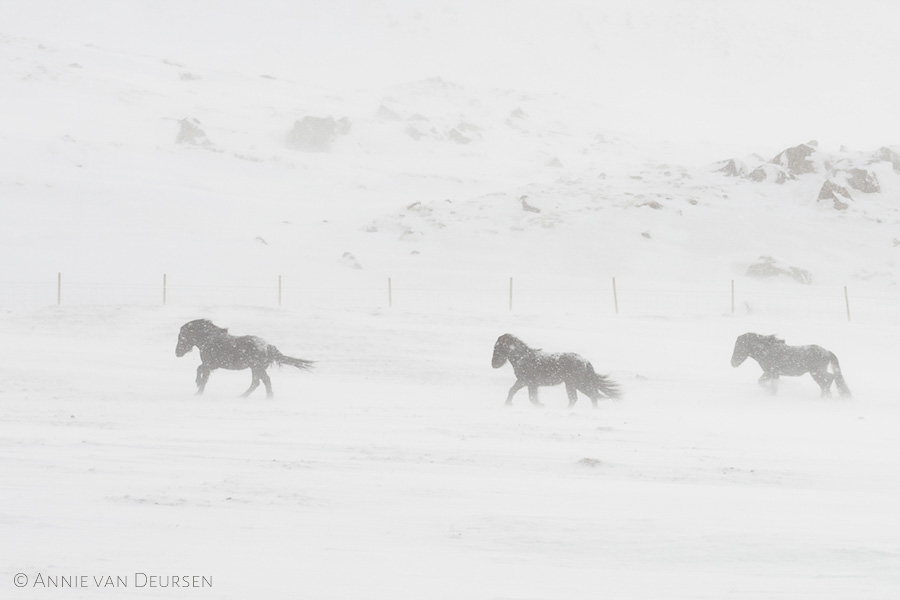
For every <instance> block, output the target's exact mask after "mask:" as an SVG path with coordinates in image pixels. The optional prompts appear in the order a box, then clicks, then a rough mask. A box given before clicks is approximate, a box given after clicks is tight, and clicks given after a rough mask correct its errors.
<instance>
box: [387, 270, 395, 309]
mask: <svg viewBox="0 0 900 600" xmlns="http://www.w3.org/2000/svg"><path fill="white" fill-rule="evenodd" d="M388 308H394V291H393V289H392V287H391V278H390V277H388Z"/></svg>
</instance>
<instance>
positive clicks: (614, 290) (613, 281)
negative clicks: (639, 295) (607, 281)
mask: <svg viewBox="0 0 900 600" xmlns="http://www.w3.org/2000/svg"><path fill="white" fill-rule="evenodd" d="M612 284H613V302H615V305H616V314H619V294H618V292H616V278H615V277H613V278H612Z"/></svg>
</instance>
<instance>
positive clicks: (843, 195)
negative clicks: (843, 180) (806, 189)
mask: <svg viewBox="0 0 900 600" xmlns="http://www.w3.org/2000/svg"><path fill="white" fill-rule="evenodd" d="M818 200H819V201H820V202H821V201H823V200H826V201H827V200H830V201H831V202H833V203H834V208H835V209H837V210H847V208H849V207H850V202H851V201H852V200H853V197H852V196H851V195H850V192H849V191H847V188H845V187H843V186H840V185H838V184H836V183H834V182H833V181H831V180H828V181H826V182H825V183H824V184H822V189H820V190H819V198H818Z"/></svg>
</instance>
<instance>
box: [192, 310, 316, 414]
mask: <svg viewBox="0 0 900 600" xmlns="http://www.w3.org/2000/svg"><path fill="white" fill-rule="evenodd" d="M194 346H197V347H198V348H200V361H201V362H200V366H199V367H197V394H198V395H199V394H202V393H203V389H204V388H205V387H206V382H207V381H209V374H210V372H212V371H213V370H214V369H231V370H236V371H238V370H241V369H250V372H251V373H252V374H253V381H252V383H251V384H250V389H248V390H247V391H246V392H244V393H243V396H244V397H246V396H249V395H250V392H252V391H253V390H255V389H256V388H257V387H259V382H260V381H262V382H263V383H264V384H265V386H266V395H267V396H269V397H270V398H271V397H272V382H271V381H270V380H269V375H268V373H266V369H267V368H268V367H269V366H270V365H272V364H279V365H292V366H295V367H297V368H298V369H309V368H310V367H312V365H313V361H311V360H304V359H302V358H291V357H290V356H285V355H284V354H282V353H281V352H279V351H278V348H276V347H275V346H273V345H272V344H270V343H268V342H267V341H266V340H264V339H262V338H260V337H256V336H253V335H243V336H234V335H231V334H230V333H228V330H227V329H224V328H222V327H217V326H215V325H213V323H212V321H209V320H207V319H197V320H195V321H190V322H188V323H185V324H184V325H183V326H182V327H181V332H180V333H179V334H178V345H177V346H175V356H179V357H181V356H184V355H185V354H187V353H188V352H190V351H191V350H192V349H193V348H194Z"/></svg>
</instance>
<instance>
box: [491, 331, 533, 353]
mask: <svg viewBox="0 0 900 600" xmlns="http://www.w3.org/2000/svg"><path fill="white" fill-rule="evenodd" d="M500 339H501V340H503V341H504V342H505V343H507V344H510V343H511V344H515V345H516V346H521V347H522V348H525V349H526V350H533V351H535V352H540V350H541V349H540V348H532V347H531V346H529V345H528V344H526V343H525V342H523V341H522V340H520V339H519V338H517V337H516V336H514V335H513V334H511V333H504V334H503V335H501V336H500ZM498 341H499V340H498Z"/></svg>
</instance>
